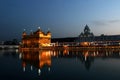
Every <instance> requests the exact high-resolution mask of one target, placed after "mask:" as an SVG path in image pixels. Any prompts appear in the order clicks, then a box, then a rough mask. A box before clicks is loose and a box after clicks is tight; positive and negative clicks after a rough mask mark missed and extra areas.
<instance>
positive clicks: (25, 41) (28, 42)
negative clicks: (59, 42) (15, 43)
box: [21, 28, 51, 48]
mask: <svg viewBox="0 0 120 80" xmlns="http://www.w3.org/2000/svg"><path fill="white" fill-rule="evenodd" d="M50 44H51V32H50V31H48V32H47V33H44V32H43V31H42V30H41V29H40V28H38V30H37V31H35V32H31V33H30V34H29V35H28V34H27V33H26V32H25V30H24V32H23V34H22V44H21V48H41V47H43V46H50Z"/></svg>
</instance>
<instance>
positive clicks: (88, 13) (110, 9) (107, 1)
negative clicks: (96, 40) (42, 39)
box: [0, 0, 120, 41]
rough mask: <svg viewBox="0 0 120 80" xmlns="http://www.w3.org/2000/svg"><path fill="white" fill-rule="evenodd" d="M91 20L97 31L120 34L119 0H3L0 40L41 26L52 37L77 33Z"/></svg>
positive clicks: (99, 33)
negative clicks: (48, 31)
mask: <svg viewBox="0 0 120 80" xmlns="http://www.w3.org/2000/svg"><path fill="white" fill-rule="evenodd" d="M86 24H88V26H89V27H90V29H91V31H92V32H93V33H94V35H101V34H105V35H116V34H120V0H0V41H1V40H11V39H14V38H18V39H21V35H22V32H23V29H26V31H27V33H30V31H31V30H33V31H35V30H37V29H38V27H39V26H40V28H41V29H42V30H43V31H45V32H46V31H47V30H48V28H49V29H50V31H51V32H52V37H53V38H57V37H77V36H78V35H79V34H80V33H81V32H82V31H83V29H84V26H85V25H86Z"/></svg>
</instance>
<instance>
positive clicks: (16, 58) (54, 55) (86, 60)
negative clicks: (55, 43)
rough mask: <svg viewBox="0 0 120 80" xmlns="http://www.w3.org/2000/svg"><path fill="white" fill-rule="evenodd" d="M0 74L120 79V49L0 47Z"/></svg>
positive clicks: (30, 79)
mask: <svg viewBox="0 0 120 80" xmlns="http://www.w3.org/2000/svg"><path fill="white" fill-rule="evenodd" d="M0 64H1V66H0V78H1V79H4V80H8V79H9V78H11V79H12V80H21V79H26V80H48V79H49V80H66V79H69V80H73V79H77V80H78V79H82V80H88V79H92V80H105V79H108V80H113V79H115V80H119V79H120V77H119V76H120V51H87V50H86V51H68V50H64V51H49V50H39V51H34V50H32V51H27V50H26V51H21V52H18V50H10V51H9V50H7V51H6V50H1V51H0Z"/></svg>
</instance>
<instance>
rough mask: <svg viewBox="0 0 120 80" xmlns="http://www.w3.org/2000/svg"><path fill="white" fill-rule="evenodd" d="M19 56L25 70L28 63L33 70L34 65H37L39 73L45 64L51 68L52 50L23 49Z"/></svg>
mask: <svg viewBox="0 0 120 80" xmlns="http://www.w3.org/2000/svg"><path fill="white" fill-rule="evenodd" d="M19 56H20V58H21V59H22V66H23V71H25V68H26V65H27V64H30V65H31V70H32V69H33V66H34V67H36V68H37V69H38V73H39V74H40V72H41V69H42V68H43V67H44V66H47V67H48V70H50V66H51V55H50V51H23V52H22V54H20V55H19Z"/></svg>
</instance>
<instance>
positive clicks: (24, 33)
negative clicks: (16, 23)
mask: <svg viewBox="0 0 120 80" xmlns="http://www.w3.org/2000/svg"><path fill="white" fill-rule="evenodd" d="M26 35H27V33H26V29H24V31H23V34H22V38H24V37H25V36H26Z"/></svg>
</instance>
